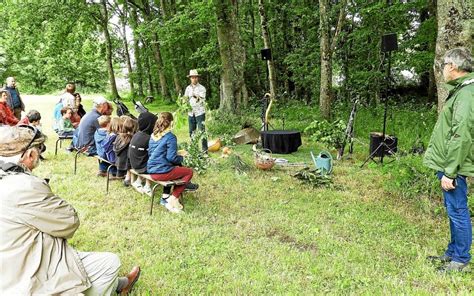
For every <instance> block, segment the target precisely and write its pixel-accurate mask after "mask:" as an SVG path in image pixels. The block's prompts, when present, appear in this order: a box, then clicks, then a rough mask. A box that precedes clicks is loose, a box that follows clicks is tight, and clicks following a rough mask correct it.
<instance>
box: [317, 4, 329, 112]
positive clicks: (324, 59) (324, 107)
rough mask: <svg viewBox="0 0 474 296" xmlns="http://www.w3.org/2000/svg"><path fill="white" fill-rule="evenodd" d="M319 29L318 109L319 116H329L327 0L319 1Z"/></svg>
mask: <svg viewBox="0 0 474 296" xmlns="http://www.w3.org/2000/svg"><path fill="white" fill-rule="evenodd" d="M319 29H320V34H321V37H320V39H321V41H320V44H319V46H320V55H321V86H320V91H319V109H320V112H321V116H322V117H323V118H324V119H327V120H329V119H330V118H331V99H332V98H331V97H332V58H331V56H332V53H331V48H330V45H329V44H330V43H329V42H330V41H329V1H328V0H320V1H319Z"/></svg>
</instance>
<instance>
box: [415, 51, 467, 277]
mask: <svg viewBox="0 0 474 296" xmlns="http://www.w3.org/2000/svg"><path fill="white" fill-rule="evenodd" d="M472 60H473V59H472V55H471V53H470V52H469V50H467V49H465V48H454V49H452V50H449V51H447V52H446V54H445V56H444V61H443V64H442V66H441V68H442V69H443V76H444V79H445V80H446V82H447V87H448V89H449V96H448V98H447V100H446V103H445V105H444V107H443V110H442V111H441V113H440V114H439V117H438V121H437V122H436V125H435V128H434V130H433V134H432V135H431V140H430V143H429V145H428V149H427V150H426V154H425V158H424V163H425V165H427V166H428V167H430V168H432V169H435V170H436V171H437V175H438V178H439V179H440V181H441V187H442V189H443V196H444V205H445V207H446V211H447V213H448V217H449V226H450V230H451V241H450V242H449V244H448V247H447V250H446V251H445V253H444V254H443V255H441V256H430V257H429V259H431V260H433V261H439V262H442V263H443V264H444V265H443V266H442V267H440V271H443V272H450V271H461V270H463V269H464V268H465V267H466V266H467V265H468V263H469V261H470V260H471V255H470V249H471V244H472V226H471V218H470V214H469V208H468V205H467V192H468V191H467V182H466V177H468V176H471V177H472V176H474V152H473V148H474V145H473V140H474V73H472V68H473V65H472Z"/></svg>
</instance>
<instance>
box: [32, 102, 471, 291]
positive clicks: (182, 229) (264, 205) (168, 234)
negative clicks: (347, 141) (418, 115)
mask: <svg viewBox="0 0 474 296" xmlns="http://www.w3.org/2000/svg"><path fill="white" fill-rule="evenodd" d="M86 97H87V96H86ZM54 101H55V100H54V99H47V98H46V97H39V96H38V97H34V98H33V97H30V98H28V99H27V106H30V107H31V108H33V107H34V108H37V109H39V110H40V112H41V113H42V114H43V118H44V119H45V120H44V128H43V129H44V131H45V132H46V133H47V134H49V135H50V138H49V140H48V147H49V149H48V152H47V153H46V155H45V156H46V158H47V161H45V162H43V163H42V165H41V166H40V168H39V169H37V171H36V172H35V173H36V174H37V175H40V176H44V177H49V178H51V182H50V184H51V186H52V188H53V191H54V192H56V193H57V194H58V195H60V196H61V197H63V198H64V199H66V200H67V201H68V202H70V203H71V204H73V205H74V207H75V208H76V209H77V210H78V212H79V215H80V219H81V227H80V228H79V230H78V231H77V232H76V234H75V236H74V238H73V239H71V240H70V244H71V245H73V246H74V247H75V248H77V249H79V250H83V251H111V252H115V253H117V254H119V255H120V258H121V260H122V271H123V273H126V272H127V271H128V270H129V269H130V268H131V267H132V265H135V264H139V265H140V266H141V267H142V270H143V273H142V277H141V278H140V281H139V282H138V284H137V285H136V288H135V290H134V291H135V293H134V294H135V295H160V294H180V295H186V294H303V295H308V294H323V293H324V294H326V293H329V294H366V295H381V294H384V295H386V294H417V295H418V294H421V295H431V294H445V293H449V294H461V295H462V294H465V295H468V294H472V293H473V291H474V280H473V279H474V275H473V273H472V272H470V273H464V274H453V275H440V274H438V273H437V272H436V271H435V268H434V266H433V265H431V264H430V263H427V262H426V261H425V257H426V256H428V255H432V254H437V253H439V252H440V251H441V250H443V248H444V246H445V244H446V243H447V241H448V237H449V230H448V223H447V220H446V218H445V216H444V214H441V215H434V214H431V213H429V212H426V211H422V210H421V209H420V207H419V205H418V203H417V202H416V200H407V199H402V198H401V197H400V196H399V195H397V194H394V193H389V192H386V191H385V190H384V186H383V184H384V183H385V182H390V181H391V179H390V177H389V176H388V175H385V174H384V173H383V172H384V171H383V170H380V169H378V168H377V167H375V166H373V165H370V166H366V167H365V168H363V169H360V168H359V165H360V163H361V162H362V160H363V159H364V157H365V156H366V152H365V151H359V152H358V153H357V154H356V155H355V160H352V161H350V160H347V161H343V162H340V163H337V164H336V166H335V171H334V182H335V184H336V186H334V188H331V189H313V188H311V187H309V186H307V185H302V184H301V183H299V181H298V180H296V179H295V178H293V177H292V176H291V175H290V173H291V172H289V171H286V170H272V171H269V172H262V171H258V170H256V169H252V170H250V171H249V172H248V173H247V175H238V174H236V173H235V172H234V170H233V169H232V168H231V166H229V164H228V163H226V162H227V160H226V159H222V158H219V155H217V154H216V155H212V165H211V167H210V169H209V170H208V171H207V172H206V173H205V174H203V175H198V176H196V177H195V181H196V182H198V183H199V184H200V189H199V191H198V192H196V193H194V194H186V195H185V197H184V205H185V213H184V214H182V215H174V214H171V213H169V212H167V211H166V210H165V209H164V208H163V207H161V206H160V205H159V204H158V203H156V204H155V210H154V214H153V216H150V215H149V214H148V211H149V204H150V198H149V197H148V196H144V195H140V194H138V193H137V192H136V191H134V190H133V189H132V188H125V187H124V186H123V185H122V184H121V183H120V182H117V181H112V183H111V189H110V193H109V194H108V195H107V194H105V180H104V179H103V178H99V177H96V172H97V169H98V168H97V163H96V161H95V160H94V159H92V158H87V157H83V156H82V157H80V158H79V164H78V173H77V175H73V154H66V153H65V151H64V150H61V151H60V152H59V153H58V155H57V156H56V157H55V156H54V141H55V137H54V135H53V134H52V132H51V131H50V129H49V125H48V121H49V120H48V118H50V117H51V116H52V115H51V114H52V111H51V110H52V109H53V105H54ZM86 105H87V106H90V102H88V103H87V104H86ZM166 108H167V109H168V110H169V109H170V107H166ZM89 109H90V108H89V107H88V108H86V110H89ZM162 110H163V107H161V106H156V107H155V108H154V109H153V110H152V111H154V112H155V111H156V112H157V111H162ZM367 120H368V121H370V119H367ZM177 134H178V139H179V140H181V141H187V140H188V137H187V130H186V127H183V128H181V129H180V130H179V131H177ZM303 142H304V145H303V147H301V149H300V150H299V151H298V152H297V153H295V154H293V155H292V156H291V157H289V159H291V160H295V161H305V162H307V163H309V158H308V153H309V151H310V150H315V151H317V150H318V147H317V146H314V144H309V142H308V141H307V139H303ZM364 149H366V148H364ZM234 153H238V154H239V155H241V156H242V157H243V159H244V160H246V161H247V162H248V163H251V162H252V153H251V150H250V146H238V147H235V148H234ZM284 157H286V156H284ZM406 190H410V188H406Z"/></svg>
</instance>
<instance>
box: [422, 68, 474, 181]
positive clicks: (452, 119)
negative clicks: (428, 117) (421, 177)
mask: <svg viewBox="0 0 474 296" xmlns="http://www.w3.org/2000/svg"><path fill="white" fill-rule="evenodd" d="M448 87H449V88H450V91H449V97H448V100H447V101H446V103H445V105H444V107H443V110H442V111H441V113H440V114H439V116H438V121H437V122H436V125H435V128H434V130H433V134H432V135H431V140H430V143H429V145H428V148H427V149H426V153H425V158H424V163H425V165H426V166H428V167H430V168H432V169H435V170H437V171H441V172H443V173H444V175H445V176H446V177H448V178H452V179H453V178H456V176H457V175H463V176H474V151H473V150H474V149H473V148H474V145H473V141H474V73H469V74H467V75H464V76H462V77H460V78H458V79H455V80H452V81H449V82H448Z"/></svg>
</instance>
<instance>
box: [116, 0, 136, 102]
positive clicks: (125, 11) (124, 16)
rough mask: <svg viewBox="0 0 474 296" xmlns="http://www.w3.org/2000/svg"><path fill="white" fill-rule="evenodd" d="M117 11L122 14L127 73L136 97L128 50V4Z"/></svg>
mask: <svg viewBox="0 0 474 296" xmlns="http://www.w3.org/2000/svg"><path fill="white" fill-rule="evenodd" d="M117 11H118V12H119V14H120V24H121V26H122V27H121V29H122V40H123V49H124V54H125V62H126V64H127V71H128V81H129V83H130V91H131V93H132V96H134V95H135V85H134V82H133V79H132V77H133V69H132V62H131V60H130V51H129V50H128V40H127V22H128V19H129V18H130V17H129V11H128V3H127V1H124V3H123V9H122V10H120V9H119V8H118V7H117Z"/></svg>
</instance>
